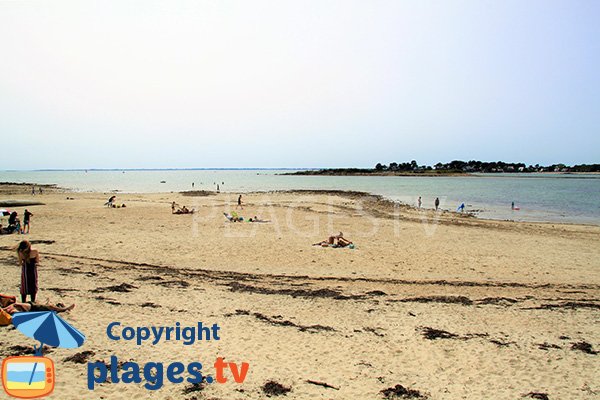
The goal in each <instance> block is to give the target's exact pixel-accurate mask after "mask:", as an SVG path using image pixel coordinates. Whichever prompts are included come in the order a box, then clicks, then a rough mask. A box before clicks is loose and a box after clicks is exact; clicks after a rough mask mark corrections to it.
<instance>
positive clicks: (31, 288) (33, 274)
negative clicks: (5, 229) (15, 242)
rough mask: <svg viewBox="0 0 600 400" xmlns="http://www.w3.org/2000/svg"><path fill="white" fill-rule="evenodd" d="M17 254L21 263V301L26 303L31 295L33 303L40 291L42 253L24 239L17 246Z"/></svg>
mask: <svg viewBox="0 0 600 400" xmlns="http://www.w3.org/2000/svg"><path fill="white" fill-rule="evenodd" d="M17 256H18V257H19V264H20V265H21V302H22V303H25V302H26V301H27V295H29V296H31V302H32V303H33V302H35V296H36V294H37V291H38V274H37V265H38V263H39V262H40V254H39V253H38V251H37V250H34V249H32V248H31V243H29V242H28V241H27V240H23V241H21V243H19V247H18V248H17Z"/></svg>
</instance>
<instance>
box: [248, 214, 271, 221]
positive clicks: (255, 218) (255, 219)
mask: <svg viewBox="0 0 600 400" xmlns="http://www.w3.org/2000/svg"><path fill="white" fill-rule="evenodd" d="M248 222H271V221H270V220H268V219H260V218H258V217H257V216H256V215H255V216H254V217H253V218H250V219H249V220H248Z"/></svg>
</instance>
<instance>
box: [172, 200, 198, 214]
mask: <svg viewBox="0 0 600 400" xmlns="http://www.w3.org/2000/svg"><path fill="white" fill-rule="evenodd" d="M194 212H196V210H195V209H193V208H192V209H191V210H190V209H188V208H187V207H186V206H181V207H180V206H179V204H177V203H175V202H172V203H171V214H193V213H194Z"/></svg>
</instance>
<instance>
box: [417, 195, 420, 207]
mask: <svg viewBox="0 0 600 400" xmlns="http://www.w3.org/2000/svg"><path fill="white" fill-rule="evenodd" d="M417 208H421V196H419V200H417Z"/></svg>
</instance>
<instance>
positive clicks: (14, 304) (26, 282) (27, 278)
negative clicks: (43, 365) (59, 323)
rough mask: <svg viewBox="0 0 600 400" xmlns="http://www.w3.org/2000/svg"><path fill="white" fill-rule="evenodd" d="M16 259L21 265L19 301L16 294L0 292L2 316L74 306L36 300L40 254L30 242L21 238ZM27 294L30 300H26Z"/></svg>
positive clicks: (7, 320)
mask: <svg viewBox="0 0 600 400" xmlns="http://www.w3.org/2000/svg"><path fill="white" fill-rule="evenodd" d="M17 260H18V264H19V266H20V267H21V285H20V293H19V294H20V295H21V301H20V302H18V301H17V298H16V296H11V295H7V294H0V306H1V309H0V310H1V311H0V314H2V315H3V316H4V317H5V316H6V314H8V315H12V314H14V313H16V312H29V311H54V312H64V311H70V310H72V309H73V308H74V307H75V304H72V305H70V306H68V307H66V306H65V305H64V304H61V303H58V304H51V303H50V302H49V301H46V302H45V303H38V302H36V296H37V292H38V272H37V267H38V264H39V262H40V254H39V252H38V251H37V250H35V249H33V248H32V247H31V243H29V241H27V240H23V241H21V242H20V243H19V245H18V247H17ZM28 296H29V298H30V300H29V301H27V297H28ZM4 317H3V318H0V321H5V322H7V323H8V322H9V321H10V318H4ZM5 325H6V324H5Z"/></svg>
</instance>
